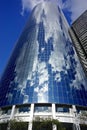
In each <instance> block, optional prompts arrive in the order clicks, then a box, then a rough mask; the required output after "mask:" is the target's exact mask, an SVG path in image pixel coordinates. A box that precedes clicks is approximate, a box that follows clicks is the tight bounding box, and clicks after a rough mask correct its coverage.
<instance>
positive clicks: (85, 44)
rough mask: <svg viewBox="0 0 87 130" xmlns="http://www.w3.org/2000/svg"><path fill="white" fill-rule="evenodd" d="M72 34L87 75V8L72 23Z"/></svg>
mask: <svg viewBox="0 0 87 130" xmlns="http://www.w3.org/2000/svg"><path fill="white" fill-rule="evenodd" d="M71 30H72V31H70V34H71V37H72V40H73V41H74V45H75V48H76V51H77V53H78V56H79V58H80V62H81V63H82V66H83V69H84V71H85V74H86V76H87V10H86V11H85V12H84V13H83V14H82V15H81V16H80V17H79V18H78V19H77V20H76V21H75V22H74V23H73V24H72V26H71Z"/></svg>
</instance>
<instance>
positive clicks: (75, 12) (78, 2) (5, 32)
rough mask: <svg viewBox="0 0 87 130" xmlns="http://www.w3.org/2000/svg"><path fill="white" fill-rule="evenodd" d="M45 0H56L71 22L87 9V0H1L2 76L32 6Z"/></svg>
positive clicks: (0, 60)
mask: <svg viewBox="0 0 87 130" xmlns="http://www.w3.org/2000/svg"><path fill="white" fill-rule="evenodd" d="M43 1H52V2H56V4H58V5H59V6H60V8H61V9H62V10H63V11H64V13H65V16H66V18H67V20H68V22H69V23H72V22H73V21H74V20H75V19H76V18H77V17H78V16H79V15H80V14H81V13H82V12H84V11H85V10H86V9H87V0H0V76H1V74H2V72H3V70H4V68H5V66H6V64H7V61H8V59H9V57H10V55H11V53H12V50H13V47H14V45H15V43H16V41H17V39H18V38H19V36H20V34H21V32H22V30H23V28H24V25H25V23H26V21H27V19H28V17H29V15H30V12H31V10H32V8H33V7H34V6H35V5H36V4H38V3H40V2H43Z"/></svg>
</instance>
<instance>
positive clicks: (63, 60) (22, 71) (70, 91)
mask: <svg viewBox="0 0 87 130" xmlns="http://www.w3.org/2000/svg"><path fill="white" fill-rule="evenodd" d="M51 12H52V13H53V14H52V13H51ZM25 103H58V104H75V105H83V106H87V79H86V77H85V74H84V72H83V70H82V67H81V64H80V62H79V60H78V57H77V54H76V52H75V50H74V47H73V44H72V41H71V39H70V37H69V34H68V25H67V22H66V20H65V18H64V16H63V14H62V12H61V10H60V9H59V8H58V7H57V6H56V5H53V4H51V3H48V4H47V3H46V5H45V6H44V5H43V4H40V5H37V6H36V7H35V8H34V10H33V11H32V14H31V17H30V19H29V21H28V22H27V24H26V26H25V28H24V31H23V33H22V35H21V36H20V38H19V40H18V42H17V44H16V47H15V49H14V51H13V53H12V56H11V58H10V60H9V62H8V65H7V67H6V69H5V71H4V74H3V76H2V78H1V81H0V106H6V105H13V104H25Z"/></svg>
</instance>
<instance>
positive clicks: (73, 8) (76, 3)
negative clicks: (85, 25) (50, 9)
mask: <svg viewBox="0 0 87 130" xmlns="http://www.w3.org/2000/svg"><path fill="white" fill-rule="evenodd" d="M62 8H63V9H65V10H67V11H69V12H71V20H72V22H73V21H74V20H76V19H77V18H78V17H79V16H80V15H81V14H82V13H83V12H84V11H85V10H86V9H87V0H66V2H65V3H63V6H62Z"/></svg>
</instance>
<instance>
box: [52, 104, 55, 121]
mask: <svg viewBox="0 0 87 130" xmlns="http://www.w3.org/2000/svg"><path fill="white" fill-rule="evenodd" d="M55 111H56V107H55V104H52V117H53V119H55V118H56V113H55Z"/></svg>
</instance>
